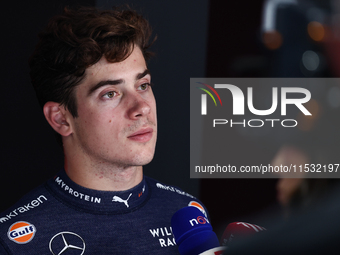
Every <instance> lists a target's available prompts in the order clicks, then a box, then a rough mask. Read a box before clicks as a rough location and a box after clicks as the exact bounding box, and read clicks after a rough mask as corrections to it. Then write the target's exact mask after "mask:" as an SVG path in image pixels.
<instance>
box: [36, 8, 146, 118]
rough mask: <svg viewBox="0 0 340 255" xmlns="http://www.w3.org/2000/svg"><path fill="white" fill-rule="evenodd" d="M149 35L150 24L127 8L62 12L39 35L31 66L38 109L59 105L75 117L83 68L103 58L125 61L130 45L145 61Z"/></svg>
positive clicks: (83, 73)
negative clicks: (136, 48)
mask: <svg viewBox="0 0 340 255" xmlns="http://www.w3.org/2000/svg"><path fill="white" fill-rule="evenodd" d="M150 36H151V28H150V26H149V23H148V22H147V21H146V20H145V19H144V18H143V17H142V16H141V15H139V14H137V13H136V12H135V11H133V10H131V9H130V8H125V9H119V8H113V9H112V10H104V11H101V10H98V9H96V8H89V7H82V8H79V9H76V10H71V9H68V8H65V9H64V12H63V14H61V15H58V16H55V17H53V18H52V19H51V20H50V21H49V23H48V25H47V27H46V29H45V30H44V31H43V32H41V33H40V34H39V38H40V41H39V43H38V44H37V46H36V49H35V51H34V53H33V55H32V57H31V58H30V61H29V65H30V68H31V72H30V75H31V81H32V84H33V87H34V89H35V91H36V94H37V97H38V100H39V103H40V105H41V106H42V107H43V106H44V105H45V103H46V102H48V101H53V102H57V103H60V104H61V105H64V106H65V108H66V109H68V110H69V112H70V113H71V114H72V116H73V117H77V116H78V113H77V101H76V97H75V95H74V88H75V86H77V85H78V84H79V83H80V82H81V81H82V80H83V79H84V77H85V75H86V73H85V70H86V68H88V67H90V66H91V65H94V64H95V63H97V62H98V61H99V60H100V59H101V58H102V56H104V57H105V58H106V59H107V60H108V61H109V62H112V63H114V62H120V61H123V60H124V59H126V58H127V57H128V56H129V55H130V54H131V53H132V51H133V47H134V45H136V46H138V47H139V48H140V49H141V51H142V53H143V55H144V58H145V59H146V60H147V59H148V58H149V56H150V53H149V52H148V51H147V49H148V48H149V46H150V43H149V38H150Z"/></svg>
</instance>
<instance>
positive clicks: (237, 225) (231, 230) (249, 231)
mask: <svg viewBox="0 0 340 255" xmlns="http://www.w3.org/2000/svg"><path fill="white" fill-rule="evenodd" d="M264 230H266V229H265V228H264V227H260V226H258V225H255V224H250V223H246V222H233V223H230V224H229V225H228V226H227V227H226V229H225V230H224V233H223V235H222V239H221V243H222V245H225V246H227V245H230V243H231V242H232V241H234V240H238V239H239V238H244V237H247V236H250V235H253V234H255V233H259V232H261V231H264Z"/></svg>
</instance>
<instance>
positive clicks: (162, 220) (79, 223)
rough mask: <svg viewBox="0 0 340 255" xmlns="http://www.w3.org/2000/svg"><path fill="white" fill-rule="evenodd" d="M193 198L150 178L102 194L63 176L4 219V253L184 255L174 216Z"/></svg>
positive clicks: (0, 225)
mask: <svg viewBox="0 0 340 255" xmlns="http://www.w3.org/2000/svg"><path fill="white" fill-rule="evenodd" d="M188 205H192V206H196V207H199V208H200V209H201V210H202V211H204V212H205V209H204V208H203V207H202V204H201V203H200V201H198V200H197V199H196V198H195V197H193V196H191V195H190V194H188V193H186V192H184V191H182V190H180V189H178V188H175V187H172V186H168V185H165V184H162V183H159V182H157V181H156V180H154V179H151V178H149V177H146V176H144V178H143V181H142V182H141V183H140V184H138V185H137V186H136V187H134V188H132V189H130V190H126V191H117V192H112V191H98V190H92V189H87V188H84V187H82V186H79V185H77V184H76V183H74V182H73V181H72V180H71V179H70V178H68V176H67V175H66V173H65V171H64V170H63V171H61V172H60V173H59V174H58V175H56V176H55V177H54V178H52V179H51V180H49V181H47V182H46V183H45V184H44V185H42V186H40V187H38V188H36V189H35V190H33V191H32V192H30V193H29V194H27V195H26V196H24V197H23V198H22V199H21V200H20V201H19V202H17V203H16V204H15V205H14V206H12V207H11V208H9V209H8V210H7V211H5V212H3V213H1V214H0V254H15V255H20V254H25V255H31V254H35V255H36V254H59V255H81V254H179V252H178V248H177V245H176V243H175V240H174V236H173V234H172V230H171V225H170V221H171V217H172V215H173V214H174V213H175V212H176V211H177V210H179V209H181V208H183V207H185V206H188Z"/></svg>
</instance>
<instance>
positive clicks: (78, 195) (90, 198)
mask: <svg viewBox="0 0 340 255" xmlns="http://www.w3.org/2000/svg"><path fill="white" fill-rule="evenodd" d="M55 182H56V183H57V184H58V185H59V186H60V188H61V189H63V190H64V191H65V192H66V193H68V194H70V195H71V196H74V197H76V198H79V199H81V200H85V201H88V202H91V203H98V204H100V202H101V198H100V197H93V196H90V195H86V194H83V193H81V192H79V191H77V190H74V189H72V188H71V187H69V186H68V185H66V184H65V182H64V181H63V180H62V179H61V178H60V177H59V176H57V177H56V178H55Z"/></svg>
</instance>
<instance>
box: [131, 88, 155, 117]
mask: <svg viewBox="0 0 340 255" xmlns="http://www.w3.org/2000/svg"><path fill="white" fill-rule="evenodd" d="M150 111H151V108H150V105H149V103H148V101H147V100H145V99H144V98H143V97H142V96H140V95H139V94H137V95H134V96H132V95H131V96H130V98H129V107H128V116H129V118H130V119H138V118H141V117H143V116H146V115H148V114H149V113H150Z"/></svg>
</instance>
